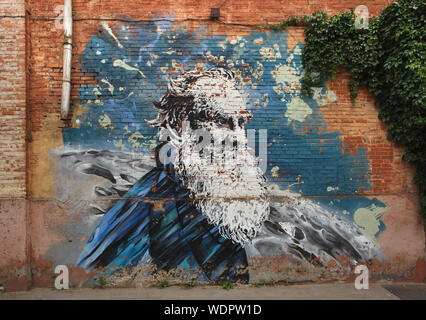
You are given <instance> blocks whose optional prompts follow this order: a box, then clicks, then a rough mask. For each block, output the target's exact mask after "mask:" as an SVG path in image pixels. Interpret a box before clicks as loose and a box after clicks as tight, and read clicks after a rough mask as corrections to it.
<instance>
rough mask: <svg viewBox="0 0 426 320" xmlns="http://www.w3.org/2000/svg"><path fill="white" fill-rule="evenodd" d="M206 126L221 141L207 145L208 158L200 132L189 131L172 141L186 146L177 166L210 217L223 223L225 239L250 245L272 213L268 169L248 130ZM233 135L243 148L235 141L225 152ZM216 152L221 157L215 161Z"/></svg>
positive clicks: (196, 200) (221, 226)
mask: <svg viewBox="0 0 426 320" xmlns="http://www.w3.org/2000/svg"><path fill="white" fill-rule="evenodd" d="M204 130H206V131H207V132H209V133H210V134H211V136H212V137H213V139H214V141H215V143H214V145H213V144H212V143H209V144H208V145H207V146H206V147H204V153H203V154H204V155H206V154H207V155H208V156H203V155H202V156H200V155H199V152H198V150H199V149H200V148H199V147H198V149H197V142H198V139H199V135H197V132H194V131H193V130H185V129H184V130H183V133H182V137H181V139H180V140H181V141H179V142H177V141H172V142H173V143H172V144H174V145H178V149H179V150H180V152H179V154H180V156H178V155H177V154H176V157H175V158H174V159H173V164H174V167H175V168H176V170H177V173H178V175H179V177H180V178H181V180H182V181H183V182H184V184H185V186H186V187H187V188H188V189H189V190H190V191H191V192H192V195H193V197H194V201H195V203H196V205H197V207H198V208H199V209H200V211H201V212H202V213H203V214H204V215H205V216H206V217H207V219H208V221H209V222H210V223H212V224H214V225H216V226H218V228H219V232H220V234H221V235H222V236H223V237H225V238H228V239H230V240H232V241H233V242H237V243H239V244H241V245H242V246H243V247H244V246H245V245H246V244H248V243H250V242H251V240H252V239H253V238H254V237H255V236H256V235H257V233H258V231H259V230H260V228H261V226H262V223H263V221H264V220H265V219H267V217H268V216H269V202H268V201H267V198H266V184H265V181H264V177H263V174H262V171H261V170H260V168H259V167H258V166H257V159H255V157H254V152H253V151H252V152H251V153H250V150H249V148H248V147H247V138H246V135H245V131H244V129H242V128H238V129H236V130H235V131H231V130H229V129H225V128H218V127H217V126H216V125H215V124H214V123H209V124H208V125H207V126H206V128H204ZM228 135H229V136H230V137H233V138H232V139H231V141H235V140H236V141H237V142H238V148H233V147H232V143H231V144H230V145H228V146H225V150H224V147H223V145H222V141H224V140H225V138H226V137H227V136H228ZM217 142H219V143H217ZM212 152H213V154H214V155H218V158H217V160H215V159H213V161H212V160H211V153H212Z"/></svg>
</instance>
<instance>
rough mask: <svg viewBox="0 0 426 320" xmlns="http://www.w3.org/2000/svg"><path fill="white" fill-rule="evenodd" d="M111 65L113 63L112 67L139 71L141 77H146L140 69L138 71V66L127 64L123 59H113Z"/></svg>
mask: <svg viewBox="0 0 426 320" xmlns="http://www.w3.org/2000/svg"><path fill="white" fill-rule="evenodd" d="M112 65H113V66H114V67H119V68H123V69H126V70H129V71H137V72H139V73H140V74H141V76H142V77H143V78H146V77H145V75H144V74H143V72H142V71H140V70H139V69H138V68H135V67H132V66H129V65H128V64H127V63H125V62H124V61H123V60H121V59H116V60H114V63H113V64H112Z"/></svg>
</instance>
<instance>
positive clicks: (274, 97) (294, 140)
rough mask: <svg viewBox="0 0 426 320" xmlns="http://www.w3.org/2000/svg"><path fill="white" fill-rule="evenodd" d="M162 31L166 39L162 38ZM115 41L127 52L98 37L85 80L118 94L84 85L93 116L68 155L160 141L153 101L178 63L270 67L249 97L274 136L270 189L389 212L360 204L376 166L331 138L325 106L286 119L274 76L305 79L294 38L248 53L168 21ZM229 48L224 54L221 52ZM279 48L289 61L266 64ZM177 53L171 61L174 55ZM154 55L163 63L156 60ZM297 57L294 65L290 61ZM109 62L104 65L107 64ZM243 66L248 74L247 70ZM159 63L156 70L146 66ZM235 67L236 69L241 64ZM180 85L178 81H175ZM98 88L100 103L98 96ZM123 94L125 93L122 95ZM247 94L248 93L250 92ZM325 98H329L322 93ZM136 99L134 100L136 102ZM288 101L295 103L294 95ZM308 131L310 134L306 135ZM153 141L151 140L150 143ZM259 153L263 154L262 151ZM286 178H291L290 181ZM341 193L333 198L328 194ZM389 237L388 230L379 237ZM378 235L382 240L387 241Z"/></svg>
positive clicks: (69, 141) (68, 132)
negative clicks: (289, 72) (282, 70)
mask: <svg viewBox="0 0 426 320" xmlns="http://www.w3.org/2000/svg"><path fill="white" fill-rule="evenodd" d="M159 31H160V32H159ZM114 34H115V35H116V36H117V39H118V40H119V42H120V43H121V44H122V48H121V47H119V46H118V43H117V41H116V40H115V39H114V38H113V37H111V35H109V34H108V33H107V32H106V31H105V30H100V32H99V34H97V35H93V36H92V37H91V38H90V40H89V41H88V43H87V46H86V48H85V50H84V52H83V54H82V55H81V64H82V71H83V72H84V73H93V74H96V77H97V78H98V79H99V80H100V79H107V80H108V81H109V82H110V83H111V84H112V85H113V86H114V88H115V89H114V92H113V94H111V92H110V91H109V90H108V89H109V88H108V85H106V84H104V83H102V82H101V81H99V82H98V86H96V85H82V86H81V87H80V88H79V95H80V99H81V103H82V105H83V106H87V107H88V110H89V111H88V112H87V113H85V114H83V115H82V116H81V117H80V128H66V129H64V131H63V140H64V145H65V146H66V147H69V148H73V149H78V148H83V149H87V148H94V149H109V150H114V149H115V150H120V148H119V147H117V146H115V145H114V144H115V143H116V142H117V141H118V140H120V139H122V142H123V143H124V144H125V146H126V148H127V149H129V150H132V149H133V147H132V145H131V144H130V143H129V142H128V137H129V136H130V134H131V133H133V132H136V131H138V132H140V133H141V134H142V135H144V136H148V137H149V139H155V134H156V132H157V130H156V129H155V128H150V127H148V126H147V124H146V121H145V120H148V119H152V118H154V117H155V115H156V111H155V110H154V109H153V101H157V100H160V99H161V97H162V96H163V94H164V93H165V91H166V88H167V83H168V79H169V78H168V76H167V72H168V71H169V70H170V68H169V70H168V71H167V72H166V73H163V71H161V69H160V68H161V67H164V66H167V65H168V66H170V65H171V62H172V60H173V59H174V60H175V61H176V63H178V64H182V65H185V66H184V69H185V70H192V69H194V67H195V66H196V63H197V61H201V60H203V61H204V60H205V59H206V57H205V55H206V53H207V52H208V51H210V52H211V53H212V54H213V55H215V56H224V61H225V62H224V63H219V64H217V63H213V62H209V61H208V60H207V63H205V65H206V66H207V67H213V66H223V67H227V64H226V61H227V60H228V59H230V60H233V61H234V62H236V61H237V60H239V61H240V64H239V65H235V67H236V68H237V69H239V70H241V72H242V73H243V74H244V73H245V72H246V73H247V74H250V72H249V68H250V67H251V68H252V69H256V65H257V62H258V61H260V62H261V63H262V64H263V69H264V72H263V75H262V76H261V78H260V82H258V81H257V80H256V79H254V78H252V81H253V82H255V83H257V85H258V86H257V88H256V89H253V88H249V89H248V91H247V92H245V93H244V92H243V96H244V98H245V101H246V103H247V106H248V108H249V109H250V110H251V112H252V113H253V115H254V118H253V120H252V121H251V122H250V123H249V125H248V126H247V129H256V131H257V132H258V130H259V129H268V145H269V147H268V151H267V153H268V155H267V156H268V162H267V172H266V176H267V179H268V181H269V182H270V183H275V184H278V185H279V186H280V188H281V189H287V188H289V185H291V184H294V183H295V182H296V180H297V177H298V176H299V175H300V176H301V181H303V182H304V183H303V184H297V185H295V186H293V187H290V190H291V191H295V192H298V193H301V194H302V195H304V196H308V197H309V196H314V195H315V196H321V195H323V196H330V195H333V194H334V195H347V196H349V197H346V198H345V200H344V201H339V203H340V205H338V206H336V205H330V204H329V203H330V201H329V200H330V198H325V199H328V200H324V199H323V200H318V201H319V202H321V203H322V204H323V205H325V206H328V207H329V208H330V210H333V211H336V213H337V214H339V213H341V211H342V210H347V211H349V212H351V215H349V217H348V216H347V215H345V217H346V218H349V219H351V217H352V216H353V212H355V211H356V209H358V208H361V207H368V206H370V205H371V204H373V203H374V204H375V205H376V206H383V207H384V206H385V205H384V204H383V203H381V202H380V201H378V200H376V199H374V200H368V199H366V198H362V197H354V196H353V195H356V194H357V193H358V192H359V191H360V190H361V188H363V189H364V190H368V189H370V188H371V181H370V178H371V177H370V169H369V161H368V158H367V155H366V150H365V149H364V148H358V150H357V151H356V153H355V154H348V153H346V152H345V151H344V145H343V144H342V140H341V139H340V133H339V132H326V129H327V123H326V122H325V120H324V119H323V117H322V116H321V113H320V110H319V105H318V103H317V102H316V101H315V100H313V99H312V98H308V97H301V98H302V99H303V100H304V101H305V102H306V103H307V104H308V105H309V106H310V108H311V109H312V111H313V112H312V114H311V115H310V116H309V117H307V118H306V119H305V121H304V122H302V123H300V122H297V121H291V120H289V119H288V118H287V117H285V116H284V114H285V112H286V103H285V102H283V101H281V98H282V96H280V95H278V94H277V93H276V92H275V91H274V89H273V86H274V85H276V84H277V83H276V82H275V79H274V78H273V76H272V74H271V71H272V70H274V69H275V67H276V66H277V65H279V64H283V65H284V64H285V65H289V66H290V67H292V68H295V69H296V70H297V73H298V75H300V74H301V73H302V71H303V68H302V65H301V55H300V54H298V51H300V50H298V51H296V50H295V48H296V47H297V46H298V47H299V48H302V44H300V43H299V44H298V45H297V46H296V47H295V48H293V50H291V51H290V52H287V50H286V47H287V37H288V33H283V32H269V33H264V32H253V33H251V34H250V35H248V36H245V37H243V40H246V42H245V45H244V46H242V47H241V46H240V42H237V43H235V44H232V43H230V42H229V41H227V36H226V35H215V36H211V35H207V33H206V30H205V29H204V28H202V27H201V28H200V29H199V30H197V31H195V32H188V31H186V30H183V29H180V28H173V27H172V23H171V22H167V21H163V22H157V23H137V24H127V25H123V26H121V27H119V28H114ZM260 38H261V39H262V40H263V44H262V45H261V46H258V45H253V40H255V39H260ZM224 42H226V46H225V48H223V46H222V45H221V44H222V43H224ZM274 44H279V46H280V49H281V50H280V52H281V55H282V57H281V58H277V59H276V60H275V61H269V60H262V59H261V56H260V54H259V49H260V48H261V47H262V46H263V47H272V46H273V45H274ZM169 50H174V51H175V52H174V53H171V54H168V53H167V51H169ZM151 54H155V55H157V56H158V58H157V59H155V60H153V59H152V57H151ZM290 55H293V59H291V61H290V63H289V62H288V61H287V59H288V58H289V56H290ZM104 59H105V63H102V62H101V61H103V60H104ZM116 59H121V60H123V61H125V62H126V63H127V64H128V65H130V66H135V65H137V66H136V68H138V69H139V70H140V71H142V72H143V74H144V75H145V78H143V77H142V76H141V74H140V73H139V72H137V71H130V70H125V69H123V68H120V67H114V66H113V61H114V60H116ZM241 59H242V60H244V63H245V64H246V65H245V66H242V64H241ZM148 61H152V65H151V66H148V65H147V64H146V63H147V62H148ZM234 64H235V63H234ZM172 77H176V74H174V76H172ZM96 87H98V88H99V90H100V93H101V94H100V95H97V94H95V93H94V92H93V89H94V88H96ZM120 87H122V88H124V90H122V91H119V88H120ZM246 88H247V87H246ZM321 91H322V93H324V92H326V88H325V87H324V86H323V87H322V89H321ZM131 92H133V94H132V95H130V96H129V94H130V93H131ZM264 94H268V98H269V103H268V105H267V107H266V108H263V107H256V106H255V105H254V101H255V100H257V99H259V100H260V101H261V102H262V98H263V96H264ZM96 99H101V101H102V103H103V105H99V104H95V103H94V100H96ZM285 99H286V100H287V101H289V100H290V96H289V94H288V93H285ZM104 113H107V114H108V116H109V117H110V119H111V122H112V127H111V128H110V129H105V128H103V127H102V126H100V125H99V122H98V119H99V117H100V116H101V115H102V114H104ZM126 126H127V127H128V129H129V130H130V131H131V133H126V130H125V129H124V127H126ZM307 129H309V130H307ZM149 139H146V140H149ZM256 139H257V141H256V146H258V135H256ZM138 151H141V152H152V151H151V150H149V148H145V149H138ZM257 152H258V151H257ZM274 166H278V167H279V168H280V173H281V174H280V175H279V177H272V175H271V171H270V170H271V168H273V167H274ZM283 171H285V173H283ZM329 186H332V187H334V188H335V187H338V189H337V188H336V189H335V190H333V191H331V192H330V191H327V187H329ZM382 230H384V225H383V223H381V227H380V232H381V231H382ZM380 232H379V233H380Z"/></svg>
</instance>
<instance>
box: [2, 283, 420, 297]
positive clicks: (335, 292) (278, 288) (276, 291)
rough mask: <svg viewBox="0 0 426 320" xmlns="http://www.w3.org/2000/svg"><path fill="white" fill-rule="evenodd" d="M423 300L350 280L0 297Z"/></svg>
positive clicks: (413, 290) (413, 289)
mask: <svg viewBox="0 0 426 320" xmlns="http://www.w3.org/2000/svg"><path fill="white" fill-rule="evenodd" d="M407 299H409V300H413V299H414V300H426V283H391V284H370V286H369V289H362V290H357V289H355V287H354V284H352V283H328V284H302V285H300V284H299V285H294V284H291V285H287V286H286V285H279V284H278V285H273V286H260V287H255V286H253V285H245V286H242V285H240V286H237V287H235V288H234V289H230V290H225V289H223V288H222V287H219V286H217V287H216V286H204V287H197V286H195V287H192V288H183V287H179V286H173V287H167V288H97V289H91V288H84V289H69V290H56V289H49V288H35V289H32V290H29V291H21V292H5V293H2V294H0V300H407Z"/></svg>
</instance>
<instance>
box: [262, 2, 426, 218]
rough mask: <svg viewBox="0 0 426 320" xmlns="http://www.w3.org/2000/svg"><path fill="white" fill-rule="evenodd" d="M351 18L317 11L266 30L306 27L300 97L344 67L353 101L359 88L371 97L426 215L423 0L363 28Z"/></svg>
mask: <svg viewBox="0 0 426 320" xmlns="http://www.w3.org/2000/svg"><path fill="white" fill-rule="evenodd" d="M355 19H356V16H355V14H354V12H353V11H350V12H343V13H340V14H338V15H335V16H332V17H327V14H326V13H324V12H316V13H314V14H313V15H312V16H302V17H292V18H290V19H287V20H285V21H282V22H281V23H279V24H273V25H265V27H266V28H268V29H272V30H285V29H286V28H287V27H288V26H291V25H293V26H294V25H298V26H300V25H302V26H305V37H306V40H305V42H306V44H305V48H304V51H303V55H302V63H303V66H304V69H305V75H304V77H303V79H302V93H303V94H304V95H311V94H312V87H315V86H318V85H319V84H321V83H323V82H324V81H326V80H327V79H332V78H333V77H334V76H335V75H336V73H337V72H338V71H339V69H340V68H344V69H346V70H348V71H349V72H350V73H351V76H352V79H351V81H350V82H349V90H350V96H351V99H352V101H353V102H355V100H356V97H357V93H358V88H359V86H360V85H364V86H366V88H367V89H368V90H369V91H370V92H371V93H372V94H373V95H374V96H375V104H376V106H377V107H378V108H379V110H380V111H379V119H380V120H381V121H383V122H384V123H386V124H387V125H388V133H389V136H390V137H391V139H392V140H393V141H395V142H397V143H400V144H403V145H404V146H405V154H404V155H403V160H405V161H407V162H410V163H413V164H414V165H415V166H416V175H415V178H414V181H415V183H416V184H417V186H418V188H419V195H420V206H421V210H420V211H421V214H422V215H423V216H424V217H426V65H425V61H426V23H425V21H426V2H425V1H424V0H400V1H398V2H394V3H392V4H390V5H389V6H388V7H386V8H385V9H384V10H382V12H381V14H380V16H378V17H372V18H370V19H369V21H368V28H366V29H357V28H356V27H355Z"/></svg>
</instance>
